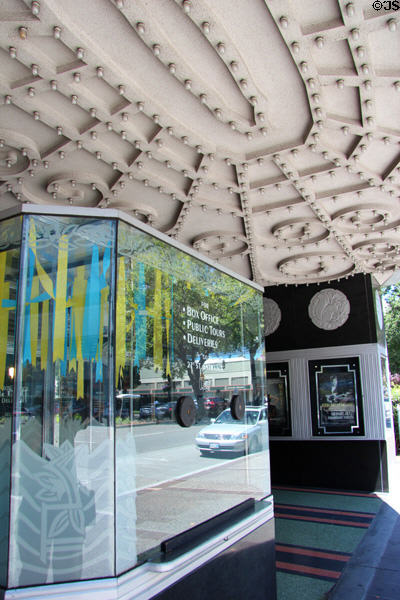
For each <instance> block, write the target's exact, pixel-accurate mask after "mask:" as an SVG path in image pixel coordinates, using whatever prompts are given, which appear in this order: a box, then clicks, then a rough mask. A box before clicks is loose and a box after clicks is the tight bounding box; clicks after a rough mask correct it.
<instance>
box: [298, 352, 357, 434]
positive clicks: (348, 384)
mask: <svg viewBox="0 0 400 600" xmlns="http://www.w3.org/2000/svg"><path fill="white" fill-rule="evenodd" d="M308 369H309V381H310V400H311V411H312V430H313V435H315V436H327V435H335V436H339V435H346V436H362V435H364V415H363V406H362V389H361V378H360V363H359V359H358V357H351V358H347V357H344V358H333V359H325V360H312V361H309V363H308Z"/></svg>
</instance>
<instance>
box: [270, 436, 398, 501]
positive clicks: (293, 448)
mask: <svg viewBox="0 0 400 600" xmlns="http://www.w3.org/2000/svg"><path fill="white" fill-rule="evenodd" d="M270 460H271V481H272V485H294V486H305V487H319V488H331V489H339V490H352V491H355V490H359V491H365V492H372V491H379V492H387V491H388V489H389V481H388V472H387V456H386V442H385V441H381V440H357V441H347V440H343V441H341V440H329V441H328V440H310V441H295V440H293V441H289V440H282V441H281V440H270Z"/></svg>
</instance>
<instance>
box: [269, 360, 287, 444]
mask: <svg viewBox="0 0 400 600" xmlns="http://www.w3.org/2000/svg"><path fill="white" fill-rule="evenodd" d="M267 398H268V423H269V434H270V435H291V434H292V427H291V422H290V401H289V364H288V363H286V362H285V363H268V364H267Z"/></svg>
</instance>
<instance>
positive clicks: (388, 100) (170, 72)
mask: <svg viewBox="0 0 400 600" xmlns="http://www.w3.org/2000/svg"><path fill="white" fill-rule="evenodd" d="M155 1H156V0H154V2H155ZM7 6H8V8H7V12H6V13H4V14H3V16H2V15H1V14H0V72H1V73H2V79H1V84H0V85H1V90H0V94H1V97H2V100H3V102H2V104H1V103H0V175H1V182H0V197H1V200H2V206H4V207H8V206H12V205H16V204H19V203H20V202H32V203H37V204H58V205H63V204H65V205H68V204H73V205H77V206H86V207H92V206H97V207H100V208H105V207H110V208H118V209H120V210H123V211H126V212H127V213H129V214H131V215H133V216H136V217H137V218H138V219H140V220H142V221H144V222H146V223H148V224H150V225H151V226H153V227H155V228H157V229H158V230H160V231H163V232H165V233H167V234H168V235H170V236H171V237H174V238H177V239H179V240H180V241H181V242H182V243H184V244H187V245H188V246H195V247H196V248H197V249H198V250H199V251H200V252H203V253H204V254H205V255H207V256H210V257H212V258H213V259H214V260H218V261H219V262H221V264H224V265H225V266H227V267H229V268H231V269H232V270H234V271H236V272H237V273H240V274H241V275H243V276H245V277H249V278H252V279H254V280H256V281H258V282H259V283H260V284H262V285H275V284H282V283H307V282H318V281H329V280H330V279H337V278H340V277H348V276H349V275H353V274H355V273H359V272H365V273H374V275H375V277H376V279H377V280H378V282H381V283H382V282H385V281H387V280H388V279H389V278H390V277H391V276H392V275H393V273H395V272H396V271H398V269H399V266H400V264H399V260H398V256H399V253H398V248H399V246H400V231H399V226H400V205H399V202H398V200H399V197H400V187H399V184H400V179H399V177H400V150H399V142H400V126H399V125H398V124H399V123H400V108H399V106H400V104H399V92H400V74H399V71H398V54H399V52H400V35H399V26H398V16H397V14H396V12H395V11H394V12H393V11H386V10H381V11H377V10H374V8H373V4H372V3H371V2H370V0H357V2H345V3H343V2H339V1H338V0H329V1H326V2H309V1H308V0H305V1H303V2H291V1H290V0H280V1H279V2H278V1H277V0H266V1H265V2H251V3H248V2H234V3H232V1H231V0H218V2H215V3H210V2H207V1H206V0H198V1H196V2H194V1H193V0H184V1H181V0H170V1H168V2H167V1H161V0H160V2H157V10H156V11H155V10H153V9H152V2H148V1H147V0H135V2H132V1H128V0H98V1H97V2H94V1H91V0H90V1H87V2H81V1H79V0H69V1H68V2H67V3H62V2H59V1H58V0H41V1H40V2H34V3H32V2H30V0H20V2H19V3H18V4H16V5H15V7H14V5H13V3H12V2H9V3H7ZM21 6H22V7H23V10H22V9H21ZM94 23H95V24H96V26H95V28H94V27H93V24H94ZM248 31H251V32H252V35H251V36H249V35H248ZM132 65H135V68H132ZM210 223H212V225H210ZM385 243H387V246H385V245H384V244H385Z"/></svg>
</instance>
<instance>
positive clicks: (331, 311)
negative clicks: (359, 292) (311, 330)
mask: <svg viewBox="0 0 400 600" xmlns="http://www.w3.org/2000/svg"><path fill="white" fill-rule="evenodd" d="M349 313H350V303H349V301H348V299H347V296H346V295H345V294H343V292H341V291H340V290H334V289H328V290H321V291H320V292H317V293H316V294H315V295H314V296H313V297H312V298H311V301H310V304H309V305H308V314H309V317H310V319H311V321H312V322H313V323H314V325H315V326H316V327H318V328H319V329H325V330H327V331H332V330H333V329H338V328H339V327H341V326H342V325H344V324H345V323H346V321H347V319H348V318H349Z"/></svg>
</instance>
